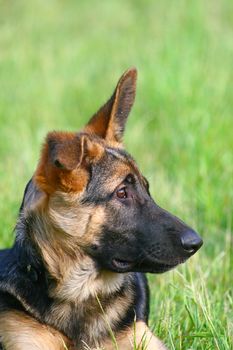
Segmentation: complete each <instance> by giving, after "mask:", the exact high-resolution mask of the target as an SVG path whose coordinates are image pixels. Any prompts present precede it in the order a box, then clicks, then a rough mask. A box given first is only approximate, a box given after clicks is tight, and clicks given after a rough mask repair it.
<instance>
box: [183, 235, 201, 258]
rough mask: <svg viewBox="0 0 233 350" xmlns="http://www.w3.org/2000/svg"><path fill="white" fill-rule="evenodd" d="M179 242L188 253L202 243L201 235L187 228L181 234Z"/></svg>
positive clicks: (192, 251) (194, 250)
mask: <svg viewBox="0 0 233 350" xmlns="http://www.w3.org/2000/svg"><path fill="white" fill-rule="evenodd" d="M180 240H181V244H182V247H183V248H184V250H186V251H187V252H188V253H190V254H192V253H195V252H196V251H197V250H198V249H199V248H200V247H201V246H202V244H203V241H202V239H201V237H199V236H198V234H197V233H196V232H195V231H193V230H187V231H185V232H184V233H183V235H182V236H181V239H180Z"/></svg>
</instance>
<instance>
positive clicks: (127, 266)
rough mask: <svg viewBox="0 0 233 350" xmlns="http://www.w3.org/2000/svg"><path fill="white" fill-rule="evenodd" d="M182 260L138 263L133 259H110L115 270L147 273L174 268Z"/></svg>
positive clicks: (161, 271)
mask: <svg viewBox="0 0 233 350" xmlns="http://www.w3.org/2000/svg"><path fill="white" fill-rule="evenodd" d="M182 262H184V260H183V259H182V261H181V260H180V261H175V262H174V263H169V264H167V263H162V262H158V261H156V262H155V261H153V262H152V261H143V262H142V263H140V264H138V263H137V262H135V261H130V260H123V259H118V258H113V259H112V263H111V265H112V268H113V269H114V270H115V271H116V272H133V271H134V272H149V273H163V272H167V271H169V270H172V269H174V268H175V267H176V266H177V265H179V264H180V263H182Z"/></svg>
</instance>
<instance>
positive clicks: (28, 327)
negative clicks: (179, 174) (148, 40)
mask: <svg viewBox="0 0 233 350" xmlns="http://www.w3.org/2000/svg"><path fill="white" fill-rule="evenodd" d="M136 80H137V71H136V69H135V68H131V69H129V70H127V71H126V72H125V73H124V74H123V75H122V77H121V78H120V80H119V82H118V84H117V86H116V89H115V91H114V93H113V95H112V96H111V98H110V99H109V100H108V101H107V103H105V104H104V105H103V106H102V107H101V108H100V109H99V111H98V112H97V113H96V114H95V115H94V116H93V117H92V118H91V120H90V121H89V123H88V124H87V125H86V126H85V127H84V128H83V130H82V131H81V132H78V133H76V132H50V133H49V134H48V135H47V137H46V140H45V143H44V145H43V147H42V151H41V156H40V160H39V163H38V166H37V168H36V170H35V173H34V175H33V177H32V179H31V180H30V181H29V183H28V185H27V187H26V189H25V193H24V198H23V202H22V204H21V208H20V211H19V217H18V220H17V223H16V228H15V232H16V239H15V243H14V245H13V247H12V248H11V249H5V250H2V251H1V253H0V343H1V347H2V348H3V349H5V350H29V349H30V350H39V349H40V350H62V349H63V350H64V349H70V350H71V349H75V350H84V349H106V350H111V349H117V348H118V349H122V350H129V349H133V345H134V346H135V347H137V349H147V350H157V349H166V347H165V345H164V344H163V343H162V342H161V341H160V340H159V339H158V338H157V337H155V336H154V335H153V334H152V332H151V331H150V330H149V328H148V326H147V324H148V316H149V290H148V284H147V279H146V276H145V273H146V272H149V273H162V272H165V271H168V270H170V269H172V268H174V267H176V266H177V265H178V264H180V263H183V262H185V261H186V260H187V259H188V258H189V257H191V256H192V255H193V254H194V253H195V252H196V251H197V250H198V249H199V248H200V247H201V245H202V243H203V242H202V239H201V238H200V237H199V235H198V234H197V233H196V232H195V231H194V230H193V229H191V228H190V227H189V226H187V225H186V224H185V223H184V222H182V221H181V220H180V219H178V218H177V217H175V216H173V215H172V214H170V213H169V212H167V211H166V210H164V209H162V208H160V207H159V206H158V205H157V204H156V203H155V202H154V201H153V199H152V198H151V195H150V191H149V184H148V181H147V179H146V178H145V177H144V176H143V175H142V173H141V172H140V170H139V168H138V166H137V164H136V162H135V161H134V159H133V158H132V157H131V155H129V153H127V152H126V151H125V150H124V148H123V143H122V142H123V134H124V129H125V124H126V120H127V117H128V115H129V113H130V110H131V108H132V106H133V103H134V99H135V93H136ZM116 344H117V345H116Z"/></svg>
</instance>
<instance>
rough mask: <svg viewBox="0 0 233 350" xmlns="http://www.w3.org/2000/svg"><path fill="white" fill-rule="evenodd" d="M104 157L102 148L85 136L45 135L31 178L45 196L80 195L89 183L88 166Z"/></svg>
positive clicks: (67, 134) (60, 133)
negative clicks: (74, 193) (66, 193)
mask: <svg viewBox="0 0 233 350" xmlns="http://www.w3.org/2000/svg"><path fill="white" fill-rule="evenodd" d="M102 154H103V147H102V146H101V145H100V144H98V143H96V142H95V141H92V140H91V139H89V138H88V136H87V135H85V134H75V133H67V132H51V133H49V134H48V135H47V138H46V141H45V144H44V147H43V149H42V152H41V157H40V162H39V164H38V167H37V169H36V172H35V175H34V177H33V179H34V181H35V183H36V184H37V186H38V187H39V189H41V190H43V191H44V192H46V193H52V192H54V191H56V190H61V191H74V192H79V191H81V190H82V189H83V187H84V186H85V184H86V183H87V181H88V176H89V175H88V174H89V173H88V169H89V165H90V163H93V162H96V161H98V160H99V159H100V157H101V156H102Z"/></svg>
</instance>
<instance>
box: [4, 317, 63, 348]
mask: <svg viewBox="0 0 233 350" xmlns="http://www.w3.org/2000/svg"><path fill="white" fill-rule="evenodd" d="M0 339H1V341H2V343H3V346H4V349H5V350H65V349H66V348H65V346H69V342H68V340H67V339H66V337H64V336H63V335H62V334H61V333H59V332H57V331H55V330H53V329H52V328H50V327H48V326H45V325H42V324H40V323H39V322H37V321H36V320H35V319H33V318H31V317H29V316H27V315H26V314H24V313H21V312H18V311H8V312H2V313H0Z"/></svg>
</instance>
